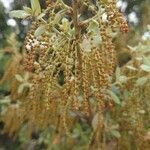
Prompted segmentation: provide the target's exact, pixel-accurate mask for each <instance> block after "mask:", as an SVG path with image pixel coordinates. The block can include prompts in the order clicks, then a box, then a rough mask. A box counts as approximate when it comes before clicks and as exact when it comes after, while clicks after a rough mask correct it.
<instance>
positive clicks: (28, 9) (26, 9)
mask: <svg viewBox="0 0 150 150" xmlns="http://www.w3.org/2000/svg"><path fill="white" fill-rule="evenodd" d="M23 10H24V11H26V12H27V13H29V14H32V9H31V8H30V7H26V6H23Z"/></svg>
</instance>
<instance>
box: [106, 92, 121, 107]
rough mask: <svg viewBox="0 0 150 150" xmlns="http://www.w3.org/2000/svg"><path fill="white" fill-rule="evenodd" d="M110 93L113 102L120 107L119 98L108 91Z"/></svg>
mask: <svg viewBox="0 0 150 150" xmlns="http://www.w3.org/2000/svg"><path fill="white" fill-rule="evenodd" d="M108 93H109V94H110V95H111V97H112V99H113V101H114V102H115V103H116V104H118V105H120V104H121V101H120V99H119V98H118V96H117V95H116V94H115V93H114V92H112V91H108Z"/></svg>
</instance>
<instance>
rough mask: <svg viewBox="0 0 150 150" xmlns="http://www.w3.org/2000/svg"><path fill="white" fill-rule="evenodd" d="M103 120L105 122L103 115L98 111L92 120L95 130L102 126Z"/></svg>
mask: <svg viewBox="0 0 150 150" xmlns="http://www.w3.org/2000/svg"><path fill="white" fill-rule="evenodd" d="M102 122H103V116H102V115H100V114H99V113H96V114H95V115H94V117H93V120H92V127H93V130H96V129H97V128H98V127H99V126H101V125H102Z"/></svg>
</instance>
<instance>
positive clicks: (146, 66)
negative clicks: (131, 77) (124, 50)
mask: <svg viewBox="0 0 150 150" xmlns="http://www.w3.org/2000/svg"><path fill="white" fill-rule="evenodd" d="M140 68H141V69H142V70H143V71H146V72H150V66H149V65H144V64H143V65H141V66H140Z"/></svg>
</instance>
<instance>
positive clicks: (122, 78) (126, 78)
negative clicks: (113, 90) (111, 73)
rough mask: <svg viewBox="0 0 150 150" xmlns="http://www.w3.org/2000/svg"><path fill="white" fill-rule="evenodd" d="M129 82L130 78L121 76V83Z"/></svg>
mask: <svg viewBox="0 0 150 150" xmlns="http://www.w3.org/2000/svg"><path fill="white" fill-rule="evenodd" d="M127 80H128V77H126V76H120V77H119V79H118V81H119V82H121V83H125V82H126V81H127Z"/></svg>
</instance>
